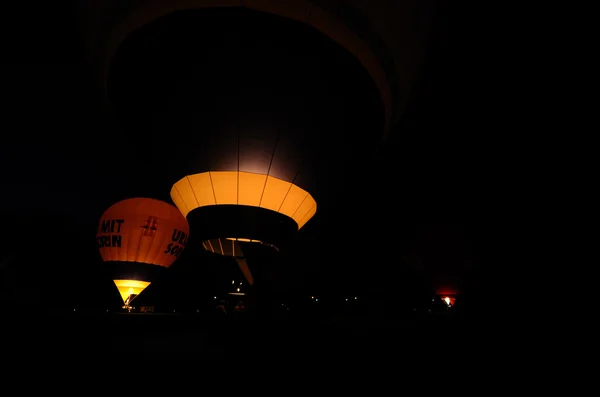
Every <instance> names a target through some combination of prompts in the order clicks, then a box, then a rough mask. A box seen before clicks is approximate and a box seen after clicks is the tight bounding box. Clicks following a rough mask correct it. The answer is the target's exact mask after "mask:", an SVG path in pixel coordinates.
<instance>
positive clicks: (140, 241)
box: [127, 201, 146, 262]
mask: <svg viewBox="0 0 600 397" xmlns="http://www.w3.org/2000/svg"><path fill="white" fill-rule="evenodd" d="M141 203H142V202H141V201H139V202H138V204H137V205H136V206H135V208H136V211H135V213H136V214H137V208H138V207H139V206H140V205H141ZM143 235H144V234H143V233H140V238H139V240H138V242H137V249H136V252H135V262H140V261H138V255H139V254H140V245H141V244H142V236H143ZM127 240H129V239H127ZM145 259H146V258H144V260H145Z"/></svg>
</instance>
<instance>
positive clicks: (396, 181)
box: [0, 2, 506, 305]
mask: <svg viewBox="0 0 600 397" xmlns="http://www.w3.org/2000/svg"><path fill="white" fill-rule="evenodd" d="M444 3H446V2H442V4H440V7H439V11H438V15H437V20H436V23H437V28H436V29H435V32H434V35H433V38H432V46H431V48H430V50H429V58H428V62H427V64H426V65H425V68H424V75H423V80H422V81H421V83H420V86H419V91H418V93H417V94H416V96H415V98H414V101H413V103H412V105H411V106H410V108H409V109H408V111H407V112H406V114H405V115H404V117H403V118H402V120H401V121H400V123H399V125H398V126H396V127H395V128H394V131H393V133H392V136H391V138H390V139H389V141H388V142H387V143H386V145H385V147H384V148H383V149H382V150H381V151H380V152H379V153H377V154H376V155H375V157H374V158H373V160H372V161H370V162H369V164H370V167H371V168H372V169H375V170H377V171H378V172H377V173H376V174H375V175H376V177H375V178H374V179H372V180H371V181H369V184H370V186H371V189H369V190H368V191H367V192H366V193H364V197H363V196H361V197H358V198H356V200H361V201H362V202H364V205H363V206H362V208H363V210H362V211H361V212H360V213H358V214H356V217H355V218H354V219H353V220H352V222H350V221H348V220H347V218H345V217H344V216H343V210H342V209H341V208H340V209H337V210H336V208H328V210H327V211H322V212H318V213H317V216H316V217H315V218H314V219H313V220H311V221H310V222H309V223H308V224H307V225H306V227H305V228H304V229H302V231H301V233H300V235H299V236H298V239H297V241H296V242H295V245H296V247H302V249H299V250H298V251H297V252H296V253H295V254H294V255H291V256H290V257H288V258H286V261H285V264H284V266H286V268H287V270H288V271H287V272H286V275H284V276H282V277H283V280H284V281H283V282H282V287H281V289H282V290H283V291H285V290H289V291H300V292H301V293H310V291H319V292H321V293H323V294H325V293H329V294H333V295H335V294H339V295H340V296H343V295H344V294H355V293H356V294H361V293H370V292H373V291H375V292H377V291H379V292H381V291H390V290H393V291H397V292H398V291H399V293H402V291H409V290H415V285H418V286H420V284H419V283H420V282H421V280H420V279H419V278H418V277H417V276H415V274H414V273H412V270H411V269H412V268H411V263H415V259H414V258H415V257H417V258H421V259H420V260H426V261H427V262H428V263H431V264H432V265H431V266H433V267H434V268H435V267H436V266H439V263H445V264H447V263H454V264H459V265H457V266H463V265H464V264H465V263H467V264H468V266H469V267H471V268H473V269H475V270H476V271H475V272H474V274H475V275H476V276H474V277H475V278H474V279H473V280H479V281H477V282H475V281H474V282H472V283H471V284H469V288H471V290H475V291H480V290H481V289H483V288H484V287H482V284H481V282H480V281H481V280H489V279H490V275H491V274H497V273H494V271H492V270H491V269H498V268H499V266H501V265H502V264H500V263H499V262H500V260H499V259H497V258H496V257H494V254H493V252H494V249H495V247H497V244H498V237H499V236H500V235H502V233H501V232H500V230H502V231H504V230H506V225H505V224H503V223H502V214H503V211H504V209H503V208H502V207H503V206H502V200H501V199H500V197H503V196H504V195H505V194H506V192H505V191H503V189H502V187H501V186H503V183H504V181H502V180H501V178H500V176H499V172H500V171H499V168H501V167H500V164H499V163H498V160H501V158H502V155H501V154H499V153H498V152H497V151H498V148H499V147H501V146H502V145H503V142H501V139H500V138H499V137H500V136H501V135H500V134H499V132H498V131H497V123H495V120H494V119H490V117H489V106H490V104H489V103H488V102H486V100H485V99H486V98H489V96H490V95H489V93H487V92H486V89H489V83H487V82H488V81H489V80H490V79H491V78H492V77H491V76H489V69H490V68H489V65H488V64H487V63H486V62H487V59H486V57H485V55H484V54H485V46H484V45H483V44H484V43H483V39H482V38H481V37H480V36H478V35H473V34H472V29H473V28H475V26H474V23H473V22H472V21H471V20H470V19H469V18H467V16H465V15H464V14H462V13H460V12H458V11H455V10H452V9H449V6H447V5H445V4H444ZM61 4H64V5H62V6H60V7H62V8H59V6H56V5H52V7H50V6H39V11H38V13H37V14H35V15H32V14H30V13H28V12H27V13H26V10H25V9H22V10H15V13H14V14H12V15H11V17H10V18H9V19H10V22H9V23H3V24H2V28H1V29H2V31H1V33H2V36H1V37H2V42H1V43H2V53H1V55H0V57H1V62H0V78H1V79H2V90H1V92H2V96H3V106H2V110H1V112H2V115H3V129H2V130H3V134H2V144H1V146H0V172H1V181H2V195H1V196H0V198H1V200H2V201H1V203H0V208H2V219H3V220H4V227H3V228H2V230H3V238H2V254H1V258H2V261H3V262H4V263H8V264H9V265H3V266H6V267H7V268H8V267H10V263H12V262H10V261H8V259H7V258H10V257H14V258H19V259H18V260H19V261H20V262H19V263H22V264H21V265H19V266H20V267H19V269H18V270H14V271H16V272H17V273H19V274H20V277H22V276H23V275H27V277H30V278H32V279H33V280H34V281H35V282H34V283H32V284H31V285H29V286H26V287H22V288H31V289H32V290H39V288H38V287H36V286H40V285H43V286H44V287H43V288H42V289H41V290H42V291H43V292H37V293H40V294H41V295H42V296H48V294H50V295H52V296H53V297H54V298H53V299H54V302H60V301H61V300H63V299H65V298H66V295H67V293H66V292H60V293H59V292H57V290H58V289H60V288H61V287H60V286H64V285H65V280H72V281H75V280H80V279H82V278H83V279H86V280H89V282H86V283H85V284H89V285H92V287H91V289H92V290H93V291H108V290H110V288H109V287H107V285H108V286H110V283H108V284H107V283H106V282H105V280H101V279H100V278H98V274H99V273H98V269H99V266H100V265H99V254H98V252H97V250H96V249H95V229H96V225H97V221H98V219H99V217H100V215H101V214H102V212H103V211H104V210H105V209H106V208H108V206H110V205H111V204H113V203H114V202H116V201H118V200H120V199H123V198H126V197H127V195H128V194H129V192H130V191H131V189H130V188H131V185H130V180H129V179H128V178H129V177H128V176H127V171H126V170H123V169H122V166H121V164H125V163H126V161H124V158H126V157H127V156H128V155H129V154H128V153H127V152H125V151H124V150H123V149H122V148H120V146H119V143H118V142H117V141H116V140H115V139H114V138H113V136H112V135H111V133H110V132H106V131H107V129H106V128H105V125H103V123H105V121H103V120H105V119H106V116H105V115H102V114H100V112H99V111H98V110H97V109H98V107H97V106H96V105H97V103H96V101H97V99H96V98H95V97H94V96H93V95H92V92H93V90H92V81H91V78H90V69H89V67H88V65H86V64H85V62H84V60H83V51H82V49H81V47H80V44H79V42H78V37H77V30H76V23H75V20H74V18H73V17H74V10H73V9H72V8H70V6H69V4H68V2H61ZM43 7H47V9H43ZM423 258H425V259H423ZM13 267H15V266H13ZM175 267H176V265H175V266H174V268H175ZM482 269H484V270H482ZM209 273H210V272H209ZM174 274H175V276H173V280H171V282H173V283H174V284H176V283H177V282H180V283H184V282H186V283H187V284H186V285H188V284H189V275H190V274H195V275H197V276H198V277H200V276H202V277H204V279H203V280H202V281H199V282H198V288H199V289H202V288H204V289H205V290H206V295H207V296H208V295H210V291H211V288H212V287H213V286H212V285H211V282H213V279H211V278H210V277H212V276H214V275H212V276H211V274H212V273H210V274H208V273H202V271H200V270H196V271H194V272H192V273H190V270H189V269H183V270H180V273H179V274H180V276H179V277H180V279H177V277H178V276H177V274H178V273H174ZM290 274H293V277H290ZM448 277H449V276H448ZM477 277H479V278H477ZM215 279H216V276H215ZM177 280H179V281H177ZM185 280H188V281H185ZM53 286H56V288H55V287H53ZM74 287H75V286H74ZM74 289H76V288H74ZM417 289H418V288H417ZM107 294H108V295H110V292H108V293H107ZM115 294H116V292H115ZM115 294H113V295H111V299H114V298H115V297H117V298H118V296H117V295H115ZM68 296H69V297H71V296H72V292H69V294H68ZM67 299H70V298H67ZM56 304H59V305H60V303H56Z"/></svg>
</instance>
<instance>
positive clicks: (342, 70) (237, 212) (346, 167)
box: [81, 0, 431, 282]
mask: <svg viewBox="0 0 600 397" xmlns="http://www.w3.org/2000/svg"><path fill="white" fill-rule="evenodd" d="M329 3H331V4H329ZM417 4H418V5H419V6H418V7H417ZM421 4H423V2H420V1H416V0H415V1H412V0H410V1H405V2H397V1H393V0H390V1H384V2H372V1H364V2H362V1H361V2H356V1H353V2H345V1H336V2H319V4H318V5H317V4H315V2H313V1H307V0H290V1H285V2H279V1H265V0H252V1H250V0H248V1H229V0H222V1H220V0H216V1H211V2H206V1H202V0H198V1H193V0H192V1H189V0H186V1H178V0H174V1H169V2H152V5H151V6H150V5H149V4H147V3H145V2H114V1H109V0H105V1H99V2H93V4H92V3H89V2H85V6H84V8H85V12H82V15H83V17H82V18H84V22H85V23H82V24H81V26H82V27H85V28H84V30H85V31H84V40H83V41H84V42H85V44H86V48H87V50H88V54H89V56H90V60H91V64H92V65H94V66H95V70H94V72H95V73H96V74H95V75H96V76H97V77H98V83H99V86H100V87H102V90H103V92H102V95H103V97H104V99H105V100H106V102H107V103H110V108H111V110H112V111H114V114H115V115H116V120H117V122H118V123H119V124H120V126H121V127H122V131H125V132H124V133H125V134H127V137H128V139H127V141H129V142H133V143H134V144H135V149H133V148H132V151H133V150H135V151H136V152H139V153H144V158H143V164H144V166H143V167H140V168H139V173H138V174H137V175H136V176H137V177H138V180H140V181H144V183H147V184H154V185H160V186H162V187H163V189H164V190H165V191H167V192H170V196H171V199H172V200H173V202H174V203H175V205H176V206H177V207H178V208H179V209H180V210H181V212H182V214H183V215H185V216H186V218H187V220H188V222H189V223H190V228H191V232H192V234H193V236H194V237H193V238H194V240H195V241H196V242H197V244H198V245H201V246H203V247H205V248H206V249H207V250H209V251H211V252H214V253H220V254H224V255H226V256H228V255H229V254H227V253H226V252H227V251H226V250H227V249H226V248H221V246H226V245H227V244H229V243H228V242H232V241H233V242H239V246H238V247H239V248H241V251H243V258H244V259H245V262H247V263H248V264H249V263H250V262H260V261H253V260H252V259H251V258H250V257H251V256H255V255H258V256H261V255H260V254H258V252H260V251H264V252H265V255H266V256H268V255H270V254H267V252H269V253H272V252H273V250H275V249H276V248H277V249H280V250H282V249H284V248H285V245H286V243H287V242H289V241H291V239H293V238H294V237H295V236H296V235H297V234H298V233H299V232H300V230H301V229H303V228H305V227H306V225H307V224H309V223H310V222H311V219H312V218H313V217H314V216H315V215H316V214H317V213H318V212H319V211H321V210H323V209H325V210H327V209H336V210H338V211H343V213H344V216H345V218H347V219H352V218H353V216H354V214H355V213H356V211H357V210H358V209H359V207H360V205H361V203H360V202H359V200H355V199H354V198H355V197H357V196H358V195H359V194H364V192H365V191H368V189H369V181H370V179H371V176H369V175H368V174H365V173H364V172H363V171H364V170H365V169H366V168H367V167H368V165H369V161H371V156H372V154H373V153H374V152H375V151H376V149H377V148H378V147H379V146H380V144H381V142H382V141H383V139H384V138H385V137H386V136H387V135H389V133H390V132H391V131H392V129H393V126H394V124H396V123H397V122H398V120H399V117H400V115H401V114H402V113H403V112H404V111H405V109H406V107H407V104H408V103H409V100H410V98H411V97H412V96H413V95H414V90H415V88H416V85H417V84H416V83H417V80H418V78H419V75H420V65H421V63H422V61H423V59H424V54H425V44H426V43H427V40H428V30H429V24H430V21H431V13H429V12H427V11H426V10H427V7H421V6H420V5H421ZM145 7H150V8H145ZM91 16H93V19H89V20H85V18H88V17H91ZM414 21H418V25H419V28H418V29H417V28H415V29H411V28H408V27H409V26H414V25H415V23H414ZM119 142H120V144H121V145H125V143H124V142H125V140H119ZM125 150H129V149H125ZM134 161H138V160H134ZM159 175H160V178H159V177H158V176H159ZM140 183H142V182H140ZM333 192H338V194H336V195H334V194H333ZM339 192H342V193H339ZM211 242H219V243H220V244H221V245H220V246H219V247H215V244H213V246H212V249H210V248H208V247H209V243H211ZM244 245H245V247H244ZM331 249H335V248H333V247H332V248H331ZM232 250H235V244H234V246H233V248H232ZM232 252H233V251H232ZM250 252H252V254H250ZM229 256H232V257H235V258H239V256H238V255H237V254H236V253H233V255H229ZM238 262H239V261H238ZM256 276H257V275H256V274H255V277H253V279H254V281H255V282H258V279H260V278H261V277H256Z"/></svg>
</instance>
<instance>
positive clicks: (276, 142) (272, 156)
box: [258, 128, 282, 207]
mask: <svg viewBox="0 0 600 397" xmlns="http://www.w3.org/2000/svg"><path fill="white" fill-rule="evenodd" d="M281 130H282V129H281V128H279V130H278V131H277V138H275V145H273V153H272V154H271V160H270V161H269V168H267V177H266V178H265V183H264V184H263V189H262V192H261V193H260V201H259V202H258V206H259V207H260V206H261V205H262V200H263V197H264V195H265V189H266V187H267V180H268V179H269V174H270V173H271V166H272V165H273V159H274V158H275V152H276V151H277V145H278V144H279V137H281Z"/></svg>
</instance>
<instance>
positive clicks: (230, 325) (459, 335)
mask: <svg viewBox="0 0 600 397" xmlns="http://www.w3.org/2000/svg"><path fill="white" fill-rule="evenodd" d="M3 320H4V321H3V339H4V346H5V349H4V353H6V354H9V355H13V356H15V357H18V356H26V357H28V358H30V359H31V358H35V357H40V358H43V357H48V358H50V357H63V358H65V357H72V358H102V357H106V358H112V359H121V358H122V359H126V358H127V357H131V358H134V357H135V358H159V359H164V358H185V359H201V360H215V359H217V360H221V359H223V360H228V361H231V360H233V361H235V360H239V359H245V358H249V357H252V356H258V357H262V358H273V359H282V360H296V359H301V358H302V359H306V358H317V359H319V358H325V359H328V358H342V359H346V358H347V359H368V358H373V359H392V360H393V359H395V358H398V357H400V356H401V357H403V358H407V357H409V356H413V355H414V357H421V359H422V358H423V357H426V359H427V360H432V361H434V362H436V361H439V360H442V361H448V360H454V359H456V357H457V354H458V355H459V356H462V357H464V356H465V355H466V354H475V355H479V354H483V353H482V352H485V354H490V352H491V351H492V350H493V349H495V348H498V347H501V346H502V345H503V341H502V340H498V339H497V338H498V334H499V333H498V332H495V330H494V329H493V328H490V327H493V325H491V324H489V323H480V324H478V323H477V322H476V321H463V320H461V319H458V318H455V317H453V316H452V315H447V314H429V315H423V314H421V315H418V314H414V315H403V316H397V315H393V314H392V315H389V316H386V315H381V314H379V315H377V316H373V315H366V314H363V315H349V314H345V315H344V314H336V315H331V316H327V315H325V316H320V317H318V318H283V317H276V318H270V319H268V320H260V321H259V320H257V319H255V318H252V317H251V316H245V315H243V314H242V315H236V316H231V315H223V316H219V315H216V314H197V313H187V314H173V313H170V314H164V313H163V314H160V313H155V314H126V313H77V312H70V313H69V312H60V313H45V314H34V313H17V314H11V315H5V316H4V319H3Z"/></svg>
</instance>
